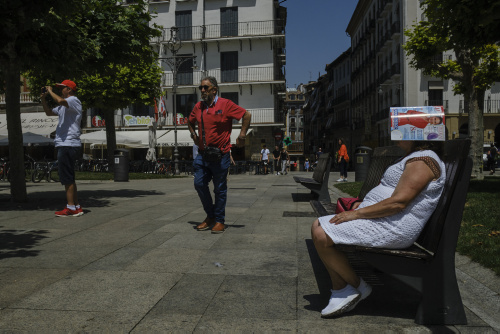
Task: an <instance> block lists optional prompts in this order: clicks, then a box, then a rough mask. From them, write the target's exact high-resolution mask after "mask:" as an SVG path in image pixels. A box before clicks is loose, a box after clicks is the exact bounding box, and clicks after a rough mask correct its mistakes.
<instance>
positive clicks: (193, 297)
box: [0, 172, 500, 333]
mask: <svg viewBox="0 0 500 334" xmlns="http://www.w3.org/2000/svg"><path fill="white" fill-rule="evenodd" d="M294 175H301V176H305V175H306V173H304V172H292V173H290V174H288V175H286V176H275V175H231V176H230V181H229V195H228V203H227V210H226V217H227V218H226V219H227V220H226V224H227V225H228V226H229V228H228V229H227V231H226V232H225V233H223V234H219V235H212V234H211V233H210V232H209V231H204V232H198V231H195V230H194V227H195V226H196V225H197V224H198V223H200V222H201V221H203V219H204V218H205V214H204V212H203V209H202V208H201V204H200V201H199V199H198V196H197V194H196V192H195V190H194V188H193V178H192V176H188V177H184V178H176V179H163V180H131V181H129V182H112V181H106V182H90V181H79V182H78V194H79V198H80V201H81V203H82V206H83V209H84V211H85V214H84V215H83V216H81V217H76V218H59V217H55V216H54V211H56V210H59V209H61V208H62V207H63V205H64V204H65V199H64V192H63V188H62V186H61V185H60V184H56V183H47V182H41V183H39V184H33V183H28V193H29V198H30V201H29V203H26V204H13V203H11V202H9V200H8V199H9V197H10V195H9V192H10V190H9V184H8V183H6V182H1V183H0V333H73V332H81V333H100V332H109V333H129V332H130V333H151V332H156V333H166V332H179V333H191V332H193V333H203V332H217V333H233V332H291V333H304V332H314V333H323V332H324V333H331V332H345V333H435V332H442V333H497V332H499V331H500V297H499V293H500V278H499V277H498V276H495V274H493V273H492V272H491V271H489V270H487V269H484V268H482V267H481V266H479V265H478V264H476V263H473V262H471V261H470V260H468V259H467V258H466V257H463V256H458V257H457V275H458V280H459V285H460V289H461V293H462V298H463V301H464V305H465V306H466V313H467V318H468V325H466V326H447V327H445V326H420V325H417V324H415V323H414V321H413V318H414V315H415V312H416V308H417V305H418V301H419V295H418V293H417V292H416V291H413V290H411V289H410V288H407V287H406V286H405V285H404V284H402V283H400V282H399V281H396V280H394V279H392V278H391V277H388V276H384V275H383V274H380V273H377V275H373V272H366V275H367V276H370V275H371V276H373V277H372V278H371V279H372V282H373V284H374V290H373V294H372V295H371V296H370V298H368V299H366V300H365V301H363V302H362V303H360V304H359V305H358V307H357V308H356V309H355V310H354V311H352V312H350V313H348V314H346V315H344V316H341V317H338V318H335V319H322V318H321V317H320V311H321V309H322V308H323V307H324V306H325V305H326V303H327V300H328V297H329V293H328V292H329V286H328V277H327V273H326V271H325V269H324V267H323V266H322V264H321V262H320V260H319V258H318V256H317V254H316V252H315V250H314V247H313V245H312V241H311V238H310V225H311V223H312V221H313V220H314V214H313V210H312V208H311V206H310V204H309V196H308V193H309V192H308V190H307V189H305V188H304V187H302V186H300V185H299V184H296V183H295V182H294V181H293V176H294ZM308 175H311V173H309V174H308ZM351 175H352V174H350V175H349V176H350V179H352V180H354V176H351ZM336 176H337V173H332V175H331V176H330V180H331V182H330V183H331V185H330V192H331V195H332V200H336V198H337V197H338V196H342V195H344V194H342V193H341V192H339V191H338V190H336V188H334V187H333V185H334V184H335V181H334V180H335V179H336Z"/></svg>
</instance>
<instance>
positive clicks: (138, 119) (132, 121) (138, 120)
mask: <svg viewBox="0 0 500 334" xmlns="http://www.w3.org/2000/svg"><path fill="white" fill-rule="evenodd" d="M123 120H124V122H125V126H144V125H145V126H152V125H153V122H154V121H155V119H154V117H149V116H132V115H125V116H123Z"/></svg>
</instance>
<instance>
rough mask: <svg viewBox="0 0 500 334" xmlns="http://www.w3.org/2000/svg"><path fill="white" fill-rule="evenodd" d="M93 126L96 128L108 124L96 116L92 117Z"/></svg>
mask: <svg viewBox="0 0 500 334" xmlns="http://www.w3.org/2000/svg"><path fill="white" fill-rule="evenodd" d="M92 126H93V127H96V128H98V127H102V126H106V122H105V121H104V119H102V117H101V116H94V117H92Z"/></svg>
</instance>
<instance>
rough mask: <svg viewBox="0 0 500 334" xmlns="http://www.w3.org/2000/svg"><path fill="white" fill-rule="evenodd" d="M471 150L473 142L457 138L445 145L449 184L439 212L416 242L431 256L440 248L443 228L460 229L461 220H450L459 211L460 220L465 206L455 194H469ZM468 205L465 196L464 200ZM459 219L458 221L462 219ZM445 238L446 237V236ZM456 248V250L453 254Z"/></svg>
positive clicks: (438, 207)
mask: <svg viewBox="0 0 500 334" xmlns="http://www.w3.org/2000/svg"><path fill="white" fill-rule="evenodd" d="M469 148H470V140H468V139H465V140H464V139H456V140H450V141H447V142H445V145H444V154H443V162H444V163H445V165H446V182H445V185H444V189H443V194H442V195H441V198H440V199H439V203H438V205H437V207H436V210H435V211H434V213H433V214H432V216H431V218H430V219H429V221H428V222H427V224H426V225H425V227H424V230H423V231H422V233H421V234H420V236H419V238H418V239H417V244H418V245H419V246H421V247H423V248H425V249H426V250H428V251H430V252H431V253H435V252H436V251H437V249H438V247H439V244H440V241H441V238H442V237H443V229H444V227H445V224H449V225H453V226H449V227H450V228H453V230H456V232H457V233H458V229H459V228H460V223H461V221H453V219H450V217H455V216H454V212H453V211H460V212H458V214H459V215H458V216H459V217H460V218H461V216H462V211H463V207H464V203H458V202H459V201H457V200H456V199H455V200H453V201H452V199H454V198H455V197H456V192H457V191H459V192H463V193H466V192H467V189H468V186H469V180H470V173H471V171H470V169H471V168H472V165H471V164H470V163H468V159H470V158H468V154H469ZM459 182H461V183H460V189H457V185H458V184H459ZM461 200H462V201H463V202H465V195H463V198H462V199H461ZM460 218H458V219H459V220H461V219H460ZM444 237H446V236H444ZM454 251H455V249H453V252H454Z"/></svg>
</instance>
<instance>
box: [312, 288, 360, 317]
mask: <svg viewBox="0 0 500 334" xmlns="http://www.w3.org/2000/svg"><path fill="white" fill-rule="evenodd" d="M331 291H332V295H331V296H330V301H329V302H328V305H327V306H326V307H325V308H324V309H323V310H322V311H321V316H322V317H323V318H327V317H332V316H335V315H339V314H341V313H344V312H345V311H346V310H347V309H349V308H350V307H352V305H354V304H356V303H357V302H358V301H359V299H360V298H361V294H360V293H359V291H358V290H356V289H355V288H354V287H352V286H351V285H349V284H348V285H347V286H346V287H345V288H343V289H341V290H331Z"/></svg>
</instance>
